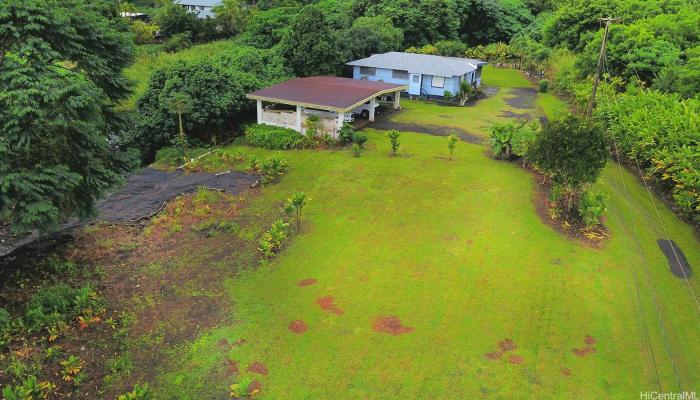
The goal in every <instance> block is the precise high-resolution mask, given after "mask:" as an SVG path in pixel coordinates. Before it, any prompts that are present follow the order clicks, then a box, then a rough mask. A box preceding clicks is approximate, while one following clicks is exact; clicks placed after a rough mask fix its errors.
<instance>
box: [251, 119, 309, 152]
mask: <svg viewBox="0 0 700 400" xmlns="http://www.w3.org/2000/svg"><path fill="white" fill-rule="evenodd" d="M245 140H246V143H247V144H249V145H251V146H255V147H261V148H263V149H268V150H291V149H300V148H302V147H304V136H303V135H302V134H301V133H299V132H297V131H295V130H294V129H289V128H282V127H278V126H272V125H265V124H253V125H250V126H248V128H246V130H245Z"/></svg>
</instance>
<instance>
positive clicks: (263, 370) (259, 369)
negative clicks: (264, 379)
mask: <svg viewBox="0 0 700 400" xmlns="http://www.w3.org/2000/svg"><path fill="white" fill-rule="evenodd" d="M248 372H252V373H254V374H258V375H263V376H265V375H267V374H269V373H270V372H269V371H268V370H267V367H266V366H265V364H263V363H261V362H260V361H255V362H253V363H252V364H250V365H249V366H248Z"/></svg>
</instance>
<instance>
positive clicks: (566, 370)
mask: <svg viewBox="0 0 700 400" xmlns="http://www.w3.org/2000/svg"><path fill="white" fill-rule="evenodd" d="M561 374H562V375H564V376H571V370H570V369H569V368H562V369H561Z"/></svg>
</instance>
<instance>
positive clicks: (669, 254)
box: [656, 239, 693, 279]
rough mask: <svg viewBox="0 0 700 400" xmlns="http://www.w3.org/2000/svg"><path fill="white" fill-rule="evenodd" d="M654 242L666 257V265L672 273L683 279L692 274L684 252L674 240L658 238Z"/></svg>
mask: <svg viewBox="0 0 700 400" xmlns="http://www.w3.org/2000/svg"><path fill="white" fill-rule="evenodd" d="M656 244H658V245H659V248H660V249H661V251H662V252H663V253H664V255H665V256H666V259H668V266H669V269H670V270H671V273H672V274H673V275H675V276H677V277H679V278H684V279H687V278H690V277H691V276H693V271H692V270H691V269H690V264H688V260H687V259H686V258H685V254H683V251H682V250H681V249H680V247H678V245H677V244H676V242H674V241H673V240H663V239H659V240H657V241H656Z"/></svg>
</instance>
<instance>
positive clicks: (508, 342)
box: [498, 339, 518, 352]
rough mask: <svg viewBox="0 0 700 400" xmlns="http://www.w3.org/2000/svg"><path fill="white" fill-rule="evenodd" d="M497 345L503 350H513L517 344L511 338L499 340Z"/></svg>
mask: <svg viewBox="0 0 700 400" xmlns="http://www.w3.org/2000/svg"><path fill="white" fill-rule="evenodd" d="M498 347H499V348H500V349H501V350H502V351H504V352H505V351H511V350H515V349H517V348H518V346H517V345H516V344H515V342H513V340H512V339H503V340H501V341H500V342H498Z"/></svg>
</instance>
